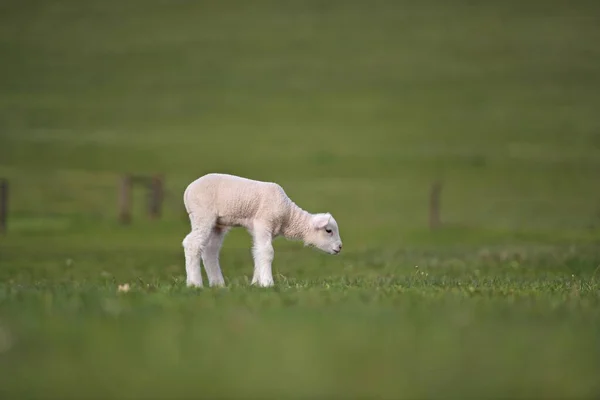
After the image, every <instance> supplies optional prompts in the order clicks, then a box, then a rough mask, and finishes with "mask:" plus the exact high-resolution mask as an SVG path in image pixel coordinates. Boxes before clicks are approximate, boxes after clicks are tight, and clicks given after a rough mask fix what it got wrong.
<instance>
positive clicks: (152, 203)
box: [148, 175, 163, 219]
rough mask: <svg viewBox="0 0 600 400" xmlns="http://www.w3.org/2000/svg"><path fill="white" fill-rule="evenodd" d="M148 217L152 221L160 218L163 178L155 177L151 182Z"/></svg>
mask: <svg viewBox="0 0 600 400" xmlns="http://www.w3.org/2000/svg"><path fill="white" fill-rule="evenodd" d="M148 186H149V188H148V189H149V190H148V191H149V193H148V195H149V197H148V215H149V216H150V219H156V218H158V217H160V213H161V208H162V201H163V178H162V176H160V175H155V176H153V177H152V179H150V181H149V185H148Z"/></svg>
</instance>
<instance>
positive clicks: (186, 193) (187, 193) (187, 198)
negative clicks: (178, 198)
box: [183, 183, 192, 215]
mask: <svg viewBox="0 0 600 400" xmlns="http://www.w3.org/2000/svg"><path fill="white" fill-rule="evenodd" d="M191 186H192V184H191V183H190V184H189V185H188V186H187V187H186V188H185V190H184V191H183V206H184V207H185V211H186V212H187V213H188V215H191V214H192V210H191V209H190V200H191V199H190V191H191Z"/></svg>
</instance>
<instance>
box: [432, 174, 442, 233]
mask: <svg viewBox="0 0 600 400" xmlns="http://www.w3.org/2000/svg"><path fill="white" fill-rule="evenodd" d="M441 191H442V184H441V183H440V182H438V181H436V182H434V183H433V185H431V193H430V197H429V228H430V229H432V230H433V229H438V228H439V227H440V226H441V224H442V223H441V220H440V193H441Z"/></svg>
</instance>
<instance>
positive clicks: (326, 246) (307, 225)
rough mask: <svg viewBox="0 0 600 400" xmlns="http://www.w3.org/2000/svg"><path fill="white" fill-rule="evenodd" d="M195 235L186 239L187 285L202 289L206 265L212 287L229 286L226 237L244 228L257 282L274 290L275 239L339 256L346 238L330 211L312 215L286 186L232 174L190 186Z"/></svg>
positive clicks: (187, 199)
mask: <svg viewBox="0 0 600 400" xmlns="http://www.w3.org/2000/svg"><path fill="white" fill-rule="evenodd" d="M183 201H184V205H185V207H186V210H187V212H188V214H189V217H190V224H191V232H190V233H189V234H188V235H187V236H186V237H185V239H184V240H183V243H182V244H183V247H184V250H185V264H186V275H187V279H186V280H187V284H188V286H198V287H201V286H202V274H201V272H200V264H201V261H202V262H204V269H205V270H206V275H207V278H208V282H209V285H210V286H223V285H224V284H225V283H224V282H225V281H224V279H223V274H222V272H221V267H220V265H219V252H220V249H221V246H222V244H223V240H224V238H225V235H226V234H227V232H228V231H229V229H231V228H233V227H243V228H245V229H246V230H248V232H249V233H250V234H251V235H252V238H253V246H252V256H253V258H254V276H253V278H252V284H257V285H259V286H272V285H273V276H272V272H271V264H272V262H273V257H274V250H273V245H272V240H273V239H274V238H275V237H277V236H283V237H285V238H287V239H290V240H301V241H303V242H304V244H305V245H307V246H312V247H316V248H318V249H319V250H321V251H324V252H326V253H329V254H339V253H340V252H341V250H342V240H341V238H340V234H339V228H338V224H337V221H336V220H335V219H334V218H333V216H332V215H331V214H330V213H318V214H311V213H309V212H307V211H305V210H303V209H301V208H300V207H298V206H297V205H296V204H295V203H294V202H293V201H292V200H291V199H290V198H289V197H288V196H287V194H286V193H285V191H284V190H283V188H282V187H281V186H280V185H278V184H276V183H273V182H262V181H257V180H252V179H247V178H242V177H239V176H234V175H228V174H217V173H212V174H207V175H204V176H202V177H200V178H198V179H196V180H195V181H193V182H192V183H190V184H189V185H188V187H187V188H186V190H185V192H184V195H183Z"/></svg>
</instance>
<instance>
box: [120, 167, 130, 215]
mask: <svg viewBox="0 0 600 400" xmlns="http://www.w3.org/2000/svg"><path fill="white" fill-rule="evenodd" d="M131 182H132V180H131V176H129V175H124V176H123V177H121V187H120V190H119V221H120V222H121V223H122V224H128V223H130V222H131Z"/></svg>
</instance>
